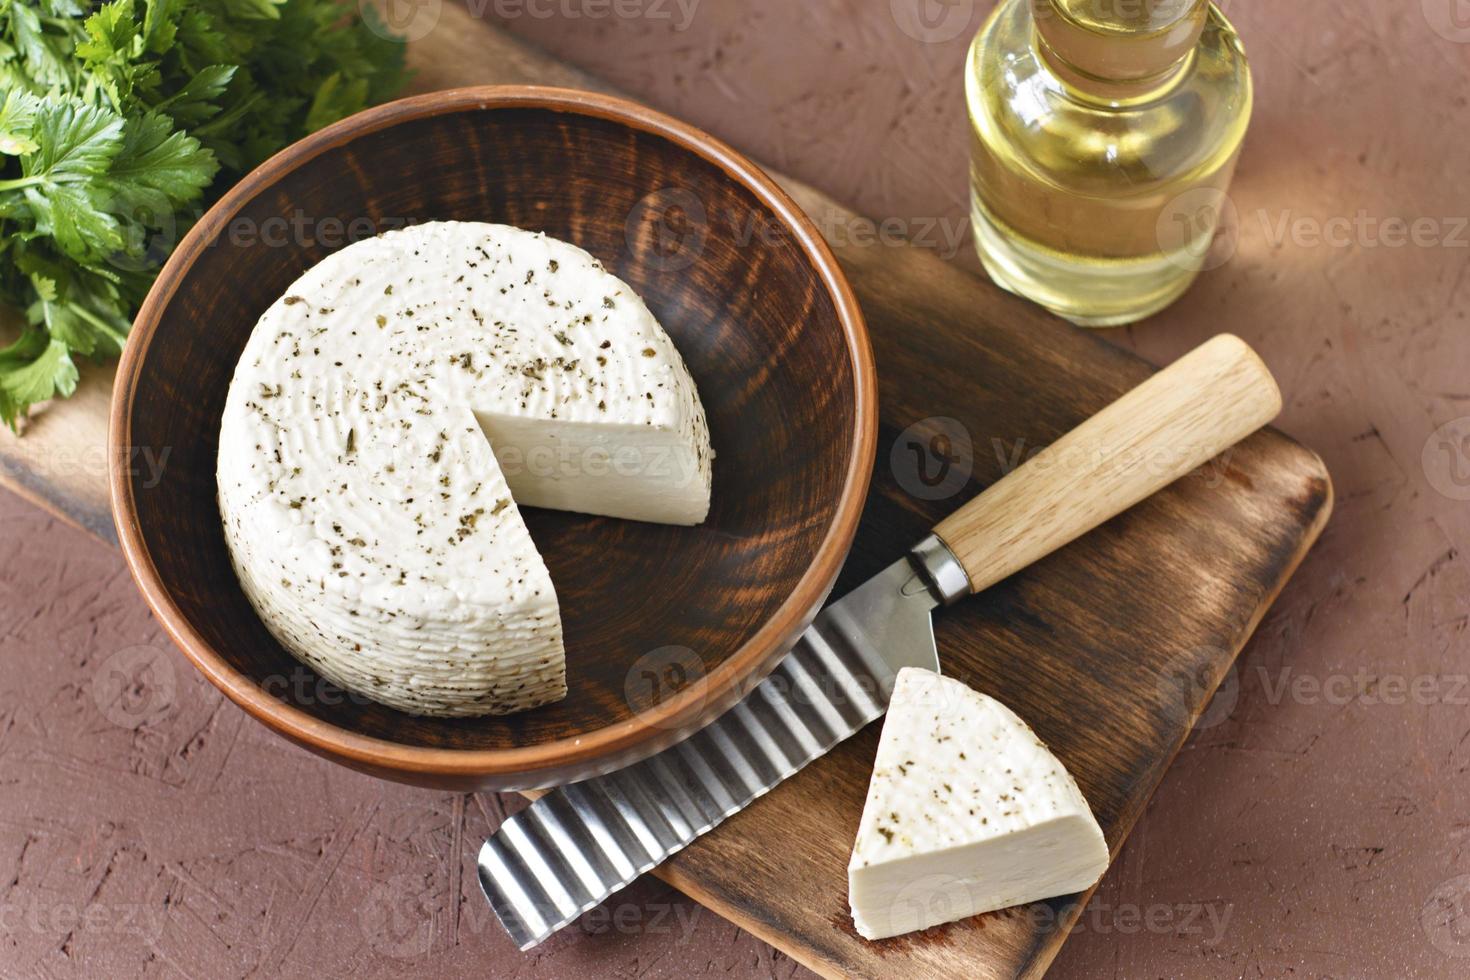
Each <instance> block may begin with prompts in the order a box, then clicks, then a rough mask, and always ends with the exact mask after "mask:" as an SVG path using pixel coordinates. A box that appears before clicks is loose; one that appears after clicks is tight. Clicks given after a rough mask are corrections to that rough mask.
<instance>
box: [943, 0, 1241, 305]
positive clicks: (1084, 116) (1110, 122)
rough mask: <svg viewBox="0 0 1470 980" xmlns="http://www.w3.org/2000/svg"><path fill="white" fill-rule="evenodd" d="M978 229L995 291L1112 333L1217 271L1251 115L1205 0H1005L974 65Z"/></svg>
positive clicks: (981, 37)
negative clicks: (1229, 191) (1217, 248)
mask: <svg viewBox="0 0 1470 980" xmlns="http://www.w3.org/2000/svg"><path fill="white" fill-rule="evenodd" d="M965 75H966V101H967V103H968V109H969V115H970V125H971V132H972V152H971V164H970V185H971V221H972V223H973V225H974V229H975V238H976V247H977V248H978V250H979V252H980V258H981V260H982V262H983V263H984V264H985V268H986V270H987V271H988V272H989V273H990V276H991V278H993V279H994V280H995V281H996V282H997V283H998V284H1000V285H1002V286H1004V287H1005V288H1007V289H1009V290H1011V291H1012V292H1015V293H1019V294H1020V295H1022V296H1025V297H1028V298H1029V299H1032V300H1034V301H1035V302H1037V303H1040V304H1041V305H1042V306H1045V307H1046V308H1048V309H1050V310H1052V311H1053V312H1055V313H1057V314H1058V315H1060V316H1063V317H1065V318H1067V319H1069V320H1071V321H1073V322H1074V323H1078V324H1082V325H1084V326H1098V327H1101V326H1114V325H1117V324H1122V323H1130V322H1132V321H1134V320H1138V319H1141V318H1143V317H1145V316H1148V315H1149V314H1151V313H1154V312H1156V311H1158V310H1160V309H1162V308H1163V307H1165V306H1167V305H1168V304H1170V303H1171V302H1173V301H1174V300H1175V299H1177V298H1178V297H1179V295H1180V294H1182V293H1183V292H1184V291H1185V290H1186V289H1187V288H1188V287H1189V284H1190V283H1191V282H1192V281H1193V280H1194V278H1195V276H1196V275H1197V274H1198V273H1199V271H1200V270H1201V268H1202V267H1204V265H1205V264H1206V262H1207V261H1209V256H1210V243H1211V242H1212V240H1213V238H1214V235H1215V231H1216V226H1217V224H1218V222H1219V220H1220V216H1221V214H1222V213H1225V212H1226V211H1227V210H1228V198H1227V197H1226V196H1225V191H1226V188H1227V187H1228V186H1229V184H1230V178H1231V176H1232V175H1233V173H1234V171H1235V162H1236V158H1237V156H1238V155H1239V152H1240V145H1241V142H1242V140H1243V139H1244V138H1245V131H1246V126H1247V124H1248V123H1249V121H1250V113H1251V97H1252V96H1251V78H1250V69H1249V66H1248V65H1247V63H1246V59H1245V53H1244V50H1243V49H1242V47H1241V44H1240V41H1239V39H1238V38H1237V36H1236V34H1235V29H1234V28H1233V27H1232V26H1231V25H1230V23H1229V22H1228V21H1227V20H1226V19H1225V17H1224V16H1223V15H1222V14H1221V13H1220V11H1219V10H1218V9H1217V8H1216V7H1215V6H1214V5H1213V4H1211V3H1209V2H1208V0H1002V2H1001V4H1000V6H999V7H998V8H997V9H996V10H995V12H994V13H993V14H992V16H991V18H990V20H989V21H988V22H987V23H986V25H985V26H984V27H983V28H982V29H981V31H980V33H979V34H978V35H977V36H976V37H975V41H974V43H973V44H972V45H971V47H970V54H969V60H968V63H967V65H966V72H965Z"/></svg>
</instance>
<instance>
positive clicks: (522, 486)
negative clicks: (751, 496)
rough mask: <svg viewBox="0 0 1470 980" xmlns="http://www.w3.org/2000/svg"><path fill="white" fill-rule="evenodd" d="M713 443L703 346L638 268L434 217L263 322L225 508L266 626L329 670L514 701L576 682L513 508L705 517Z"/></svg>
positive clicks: (349, 258) (245, 370)
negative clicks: (622, 272) (665, 322)
mask: <svg viewBox="0 0 1470 980" xmlns="http://www.w3.org/2000/svg"><path fill="white" fill-rule="evenodd" d="M206 328H207V325H205V324H201V325H200V329H201V335H200V336H201V339H200V341H199V342H200V343H201V344H202V343H207V342H208V338H207V329H206ZM710 457H711V452H710V444H709V430H708V427H707V425H706V422H705V415H704V409H703V407H702V406H701V405H700V401H699V394H698V392H697V391H696V390H695V386H694V382H693V380H692V379H691V377H690V375H689V372H688V370H687V369H686V367H685V365H684V361H683V359H682V358H681V357H680V355H679V352H678V350H676V349H675V347H674V344H673V341H672V340H671V339H670V338H669V336H668V334H667V333H665V331H664V330H663V328H662V327H661V326H660V325H659V324H658V322H657V321H656V320H655V319H654V316H653V314H652V313H651V312H650V311H649V309H648V307H647V306H645V305H644V304H643V301H642V300H640V299H639V298H638V296H637V295H636V294H635V293H634V292H633V290H632V289H631V288H630V287H629V286H628V285H627V284H626V283H624V282H622V281H621V280H619V279H618V278H616V277H615V276H613V275H612V274H610V273H609V272H607V271H606V270H605V269H604V268H603V267H602V265H601V264H600V263H599V262H598V261H597V260H596V259H595V258H593V257H592V256H591V255H589V254H588V253H587V252H584V251H583V250H582V249H580V248H577V247H576V246H574V245H571V244H568V243H566V242H562V241H558V240H556V239H554V238H548V237H547V236H545V235H542V234H535V233H532V232H529V231H523V230H521V229H518V228H512V227H509V226H506V225H492V224H481V223H476V222H456V221H441V222H430V223H427V224H423V225H417V226H414V227H411V228H407V229H403V230H400V231H393V232H389V233H387V234H384V235H382V236H380V237H377V238H371V239H367V240H364V241H360V242H357V243H355V244H353V245H350V246H348V247H346V248H343V249H341V250H340V251H338V252H335V253H333V254H332V255H330V256H328V257H327V258H326V259H324V260H323V261H321V262H319V263H318V264H317V265H315V266H314V267H312V268H311V269H310V270H308V271H307V272H306V273H305V274H304V275H303V276H302V277H301V278H300V279H298V280H297V281H296V282H295V283H294V284H292V286H291V287H290V288H289V289H288V290H287V291H286V294H285V295H284V296H282V297H281V298H280V299H279V300H277V301H276V303H274V304H273V305H272V306H271V307H270V308H269V309H268V310H266V312H265V314H264V315H263V316H262V317H261V318H260V321H259V323H258V324H257V325H256V327H255V330H254V332H253V333H252V334H251V336H250V340H249V342H248V343H247V344H246V346H245V350H244V352H243V353H242V355H241V357H240V361H239V364H238V366H237V368H236V371H235V376H234V380H233V382H232V383H231V385H230V391H229V396H228V398H227V400H226V403H225V409H224V416H223V420H222V423H221V426H220V446H219V464H218V471H217V476H218V486H219V504H220V515H221V517H222V519H223V523H224V532H225V539H226V541H227V543H228V545H229V549H230V556H231V559H232V560H233V562H234V565H235V569H236V572H237V574H238V576H239V578H240V583H241V585H242V586H243V587H244V591H245V594H246V595H247V597H248V598H249V599H250V601H251V603H252V604H253V605H254V606H255V609H256V610H257V612H259V613H260V616H261V619H262V621H263V622H264V623H265V625H266V626H267V627H268V628H269V629H270V631H271V632H272V633H273V634H274V635H275V636H276V637H277V639H279V640H280V642H281V643H282V645H283V646H285V647H286V648H287V649H288V650H290V651H291V652H292V653H294V654H295V655H296V656H297V657H298V658H300V659H301V660H302V661H304V662H306V663H307V664H309V665H311V666H312V667H313V668H315V669H316V670H317V671H318V672H319V673H320V674H321V675H322V676H324V677H326V678H327V679H328V680H331V681H333V682H335V683H337V684H339V685H341V686H343V687H346V688H348V689H349V690H351V691H354V692H356V693H357V694H360V695H363V696H366V697H369V698H372V699H373V700H376V701H380V702H382V703H384V704H388V705H391V706H393V707H395V708H399V709H401V710H403V711H407V712H411V713H413V714H422V715H443V716H473V715H485V714H504V713H507V712H511V711H520V710H523V709H526V708H532V707H535V706H537V705H541V704H546V703H547V702H550V701H554V700H557V699H558V698H561V697H562V696H564V695H565V693H566V690H567V688H566V671H565V663H564V659H565V658H564V654H563V648H562V633H561V620H560V615H559V608H558V604H557V598H556V593H555V591H553V588H552V583H551V578H550V575H549V574H548V573H547V570H546V566H545V564H544V563H543V562H542V560H541V556H540V555H539V554H538V553H537V551H536V547H535V545H534V544H533V542H532V540H531V536H530V534H529V533H528V532H527V529H526V526H525V524H524V523H523V522H522V520H521V515H520V512H519V508H518V507H517V504H529V505H532V506H539V507H551V508H558V509H563V510H573V511H579V512H584V513H595V514H605V515H608V516H611V517H622V518H628V519H632V520H642V521H658V522H663V523H669V524H697V523H699V522H701V521H702V520H704V518H705V515H706V512H707V511H708V510H709V501H710Z"/></svg>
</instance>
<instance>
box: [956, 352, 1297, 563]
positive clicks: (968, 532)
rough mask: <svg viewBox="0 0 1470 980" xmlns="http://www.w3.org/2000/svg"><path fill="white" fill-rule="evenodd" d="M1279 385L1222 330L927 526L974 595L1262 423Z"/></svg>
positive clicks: (1275, 406) (1276, 407) (1276, 402)
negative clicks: (961, 568) (961, 571)
mask: <svg viewBox="0 0 1470 980" xmlns="http://www.w3.org/2000/svg"><path fill="white" fill-rule="evenodd" d="M1279 411H1281V391H1280V389H1278V388H1277V387H1276V382H1275V380H1274V379H1273V378H1272V377H1271V372H1270V370H1269V369H1267V367H1266V365H1265V364H1264V363H1262V361H1261V359H1260V357H1258V356H1257V355H1256V352H1255V351H1253V350H1251V349H1250V347H1249V346H1248V345H1247V344H1246V343H1245V342H1244V341H1243V340H1241V339H1240V338H1239V337H1235V336H1232V335H1230V334H1221V335H1220V336H1218V337H1216V338H1214V339H1213V340H1210V341H1209V342H1208V343H1205V344H1203V345H1202V346H1200V347H1197V348H1195V349H1194V350H1193V351H1191V352H1190V353H1188V354H1186V355H1185V356H1184V357H1182V358H1180V359H1179V360H1178V361H1175V362H1174V363H1173V364H1171V365H1170V366H1169V367H1167V368H1165V369H1163V370H1162V371H1160V372H1158V373H1157V374H1155V375H1154V376H1153V377H1152V378H1149V379H1148V380H1147V381H1145V382H1143V384H1141V385H1139V386H1138V387H1137V388H1134V389H1133V390H1132V391H1130V392H1128V394H1126V395H1124V396H1123V397H1121V398H1119V399H1118V400H1117V401H1115V402H1113V403H1112V404H1111V405H1109V406H1108V407H1107V408H1105V409H1103V410H1102V411H1101V412H1098V413H1097V414H1096V415H1094V416H1093V417H1092V418H1090V419H1088V420H1087V421H1086V422H1083V423H1082V424H1081V425H1079V426H1078V427H1077V428H1075V429H1073V430H1072V431H1071V432H1069V433H1067V434H1066V435H1064V436H1062V437H1061V438H1060V439H1058V440H1057V441H1056V442H1054V443H1052V444H1051V445H1050V446H1048V447H1047V448H1046V449H1044V450H1043V451H1041V452H1040V453H1038V454H1037V455H1036V456H1035V457H1033V458H1032V459H1030V460H1028V461H1027V462H1026V463H1025V464H1024V465H1022V466H1020V467H1019V468H1017V469H1015V470H1013V471H1012V472H1011V473H1009V474H1007V475H1006V476H1005V477H1004V478H1002V479H1001V480H1000V481H999V482H998V483H996V484H994V485H992V486H991V487H990V488H989V489H988V490H986V491H985V492H984V493H982V494H981V495H980V496H978V497H976V498H975V499H974V500H972V501H970V502H969V503H968V504H966V505H965V506H964V507H961V508H960V509H959V510H958V511H956V512H955V513H953V514H951V515H950V516H949V517H947V518H945V519H944V520H943V521H941V522H940V524H939V526H938V527H936V528H935V529H934V533H935V534H936V535H938V536H939V538H940V540H942V541H943V542H944V543H945V544H946V545H947V546H948V547H949V549H950V551H952V552H954V555H955V557H956V558H958V559H959V561H960V563H961V564H962V565H963V566H964V568H965V573H966V575H967V576H968V577H969V579H970V585H971V587H972V588H973V589H974V591H976V592H979V591H980V590H981V589H984V588H986V587H987V586H989V585H992V584H993V583H995V582H998V581H1000V580H1001V579H1003V578H1005V577H1006V576H1008V575H1010V574H1011V573H1012V572H1016V571H1018V570H1020V569H1022V568H1025V567H1026V566H1027V565H1029V564H1031V563H1032V562H1034V561H1036V560H1037V559H1039V558H1042V557H1043V556H1045V555H1047V554H1050V553H1051V552H1052V551H1054V550H1056V549H1057V548H1060V547H1061V546H1062V545H1064V544H1066V543H1068V542H1069V541H1071V540H1073V539H1074V538H1077V537H1079V536H1081V535H1083V534H1085V533H1087V532H1088V531H1090V530H1092V529H1093V528H1095V527H1097V526H1098V525H1099V524H1101V523H1103V522H1104V521H1106V520H1107V519H1108V518H1110V517H1113V516H1114V515H1116V514H1118V513H1120V512H1122V511H1124V510H1127V509H1128V508H1129V507H1131V506H1133V505H1134V504H1136V503H1138V501H1140V500H1142V499H1143V498H1144V497H1147V496H1148V495H1149V494H1151V493H1153V492H1154V491H1156V490H1159V489H1162V488H1163V487H1165V486H1168V485H1169V484H1170V483H1173V482H1174V481H1175V480H1177V479H1178V478H1179V477H1181V476H1184V475H1185V474H1186V473H1189V472H1190V471H1191V470H1193V469H1194V468H1195V467H1197V466H1199V465H1200V464H1202V463H1204V462H1205V461H1206V460H1209V459H1211V458H1212V457H1214V456H1215V455H1217V454H1218V453H1220V452H1221V451H1223V450H1225V449H1227V448H1228V447H1230V446H1232V445H1234V444H1235V443H1237V442H1239V441H1240V440H1242V439H1244V438H1245V437H1246V436H1248V435H1250V434H1251V433H1252V432H1254V431H1256V430H1257V429H1259V428H1260V427H1261V426H1263V425H1265V424H1266V423H1267V422H1269V421H1271V420H1272V419H1273V418H1275V417H1276V414H1277V413H1278V412H1279Z"/></svg>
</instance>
